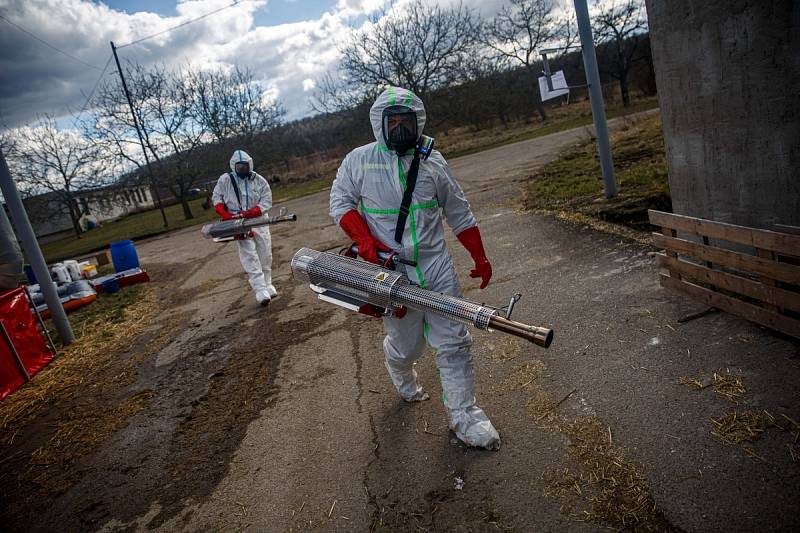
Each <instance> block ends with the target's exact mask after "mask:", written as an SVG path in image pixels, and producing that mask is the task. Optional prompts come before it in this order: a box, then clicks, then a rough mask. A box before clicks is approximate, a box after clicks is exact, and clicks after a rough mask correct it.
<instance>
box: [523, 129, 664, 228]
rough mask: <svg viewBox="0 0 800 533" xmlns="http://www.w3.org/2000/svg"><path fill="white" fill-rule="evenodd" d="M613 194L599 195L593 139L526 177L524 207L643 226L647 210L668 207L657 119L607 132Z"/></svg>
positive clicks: (601, 185) (646, 225) (632, 226)
mask: <svg viewBox="0 0 800 533" xmlns="http://www.w3.org/2000/svg"><path fill="white" fill-rule="evenodd" d="M611 151H612V153H613V156H614V166H615V169H616V175H617V188H618V195H617V196H616V197H615V198H612V199H610V200H609V199H606V198H605V197H604V195H603V181H602V178H601V176H602V173H601V171H600V163H599V161H598V158H597V148H596V146H595V143H594V141H590V142H587V143H585V144H582V145H580V146H577V147H574V148H571V149H569V150H567V151H566V152H564V153H563V154H561V156H560V157H559V158H558V159H556V160H555V161H552V162H551V163H549V164H547V165H545V167H544V168H543V169H542V170H541V171H540V172H538V173H536V174H534V175H532V176H530V177H529V182H528V185H527V192H526V197H525V205H526V207H528V208H530V209H542V210H547V211H556V212H560V211H567V212H572V213H578V214H581V215H586V216H589V217H592V218H596V219H599V220H602V221H606V222H613V223H619V224H624V225H626V226H628V227H631V228H633V229H637V230H648V229H649V224H648V222H647V210H648V209H660V210H667V211H671V200H670V193H669V181H668V180H667V164H666V159H665V153H664V138H663V135H662V133H661V119H660V117H659V116H653V117H649V118H646V119H643V120H641V121H637V122H635V123H633V124H629V125H627V127H625V128H623V129H622V130H620V131H617V132H616V133H614V134H613V135H612V136H611Z"/></svg>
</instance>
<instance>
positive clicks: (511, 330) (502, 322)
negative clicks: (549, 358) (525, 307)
mask: <svg viewBox="0 0 800 533" xmlns="http://www.w3.org/2000/svg"><path fill="white" fill-rule="evenodd" d="M489 329H494V330H497V331H502V332H503V333H508V334H510V335H514V336H515V337H520V338H522V339H525V340H527V341H530V342H532V343H534V344H536V345H538V346H541V347H543V348H549V347H550V343H552V342H553V330H552V329H548V328H540V327H538V326H529V325H527V324H523V323H521V322H516V321H514V320H509V319H507V318H504V317H502V316H493V317H491V318H489Z"/></svg>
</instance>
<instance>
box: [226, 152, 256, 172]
mask: <svg viewBox="0 0 800 533" xmlns="http://www.w3.org/2000/svg"><path fill="white" fill-rule="evenodd" d="M236 163H250V172H255V171H256V168H255V166H253V158H252V157H250V156H249V155H248V153H247V152H245V151H244V150H234V151H233V155H232V156H231V172H233V173H234V174H236Z"/></svg>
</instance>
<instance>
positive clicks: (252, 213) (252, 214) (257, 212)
mask: <svg viewBox="0 0 800 533" xmlns="http://www.w3.org/2000/svg"><path fill="white" fill-rule="evenodd" d="M242 216H243V217H244V218H256V217H260V216H261V208H260V207H258V206H255V207H251V208H250V209H248V210H247V211H244V212H243V213H242Z"/></svg>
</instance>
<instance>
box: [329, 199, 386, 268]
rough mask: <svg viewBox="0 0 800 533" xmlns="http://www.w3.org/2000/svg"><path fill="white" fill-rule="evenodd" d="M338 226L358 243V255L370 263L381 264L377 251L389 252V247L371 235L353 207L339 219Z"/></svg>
mask: <svg viewBox="0 0 800 533" xmlns="http://www.w3.org/2000/svg"><path fill="white" fill-rule="evenodd" d="M339 226H341V228H342V229H343V230H344V232H345V233H347V235H348V236H349V237H350V238H351V239H353V240H354V241H355V242H356V244H357V245H358V255H360V256H361V257H363V258H364V259H366V260H367V261H369V262H370V263H375V264H378V265H379V264H381V260H380V259H378V252H379V251H380V252H391V249H390V248H388V247H387V246H386V245H385V244H383V243H382V242H381V241H379V240H378V239H376V238H375V237H373V236H372V234H371V233H370V232H369V226H367V223H366V222H365V221H364V219H363V218H361V214H359V212H358V211H356V210H355V209H351V210H350V211H348V212H347V213H345V214H344V216H343V217H342V219H341V220H340V221H339Z"/></svg>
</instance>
